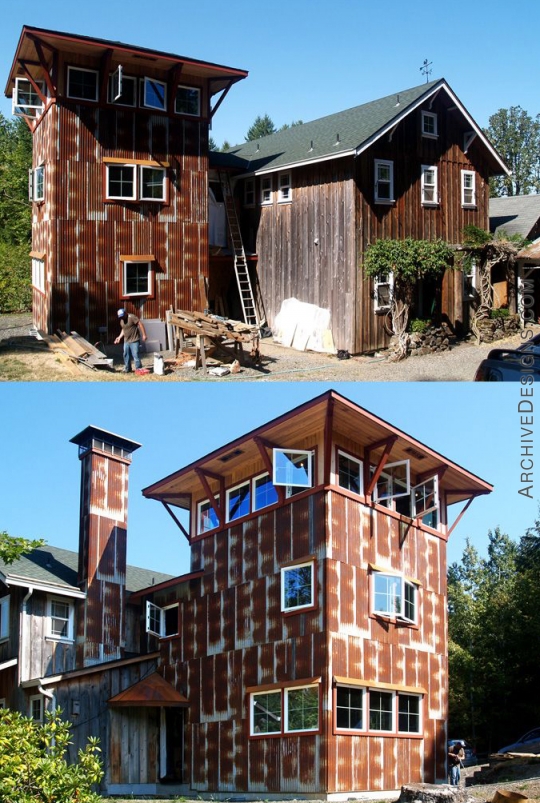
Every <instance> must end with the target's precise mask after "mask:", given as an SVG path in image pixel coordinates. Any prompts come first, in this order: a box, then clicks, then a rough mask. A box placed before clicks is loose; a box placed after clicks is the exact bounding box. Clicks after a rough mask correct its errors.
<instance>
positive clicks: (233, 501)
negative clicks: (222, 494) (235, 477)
mask: <svg viewBox="0 0 540 803" xmlns="http://www.w3.org/2000/svg"><path fill="white" fill-rule="evenodd" d="M226 500H227V513H226V516H227V521H234V520H235V519H240V518H242V517H243V516H248V515H249V514H250V512H251V483H250V482H249V481H248V482H242V483H241V484H240V485H235V486H234V487H233V488H229V489H228V490H227V493H226Z"/></svg>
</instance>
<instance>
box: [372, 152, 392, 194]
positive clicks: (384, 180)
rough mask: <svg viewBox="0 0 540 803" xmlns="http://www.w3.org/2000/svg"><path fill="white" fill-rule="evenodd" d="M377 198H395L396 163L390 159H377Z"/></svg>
mask: <svg viewBox="0 0 540 803" xmlns="http://www.w3.org/2000/svg"><path fill="white" fill-rule="evenodd" d="M375 200H376V201H393V200H394V163H393V162H391V161H388V160H383V159H376V160H375Z"/></svg>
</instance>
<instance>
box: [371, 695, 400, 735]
mask: <svg viewBox="0 0 540 803" xmlns="http://www.w3.org/2000/svg"><path fill="white" fill-rule="evenodd" d="M369 729H370V730H371V731H384V732H392V731H393V730H394V693H393V692H387V691H375V690H374V689H370V691H369Z"/></svg>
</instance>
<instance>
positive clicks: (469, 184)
mask: <svg viewBox="0 0 540 803" xmlns="http://www.w3.org/2000/svg"><path fill="white" fill-rule="evenodd" d="M461 205H462V206H476V173H475V172H474V170H462V171H461Z"/></svg>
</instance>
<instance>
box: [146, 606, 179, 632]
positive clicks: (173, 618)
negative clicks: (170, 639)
mask: <svg viewBox="0 0 540 803" xmlns="http://www.w3.org/2000/svg"><path fill="white" fill-rule="evenodd" d="M146 632H147V633H151V634H152V635H154V636H158V637H159V638H166V637H167V636H176V635H178V604H174V605H167V606H165V607H163V608H160V607H159V606H158V605H154V603H153V602H147V603H146Z"/></svg>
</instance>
